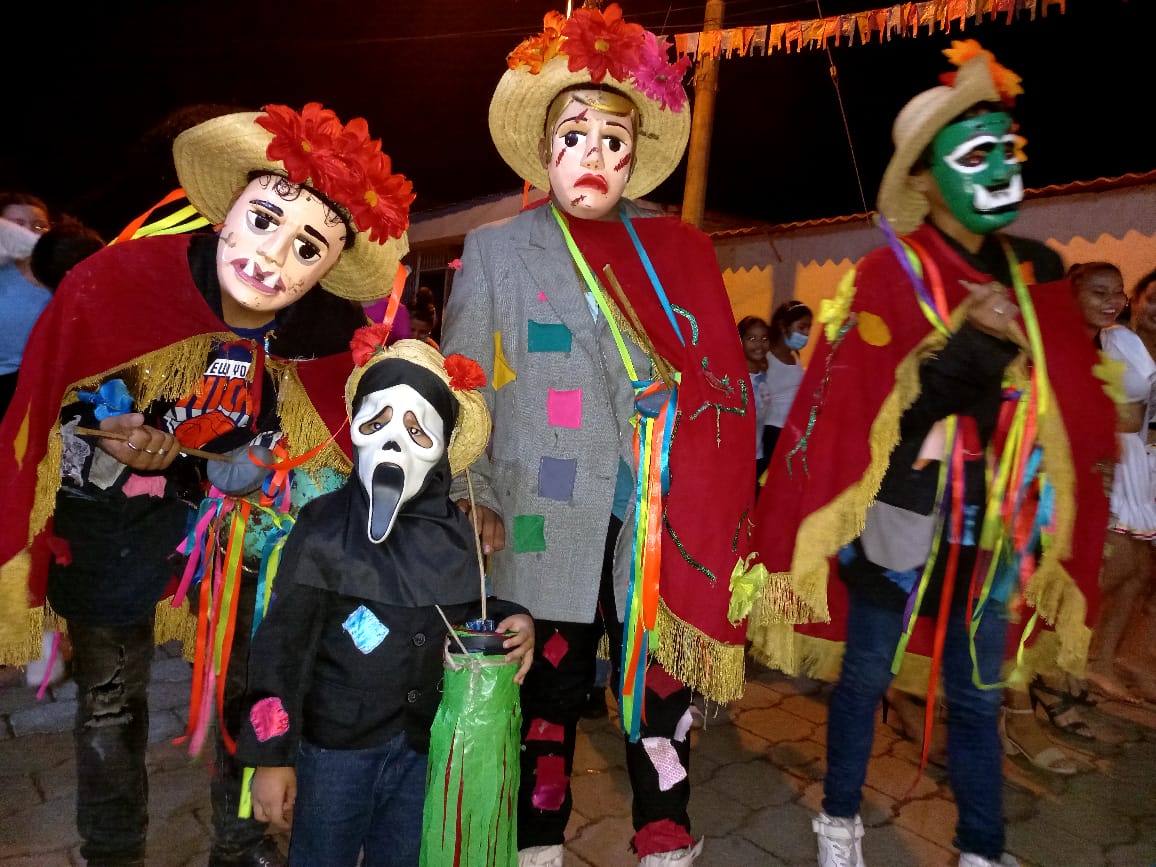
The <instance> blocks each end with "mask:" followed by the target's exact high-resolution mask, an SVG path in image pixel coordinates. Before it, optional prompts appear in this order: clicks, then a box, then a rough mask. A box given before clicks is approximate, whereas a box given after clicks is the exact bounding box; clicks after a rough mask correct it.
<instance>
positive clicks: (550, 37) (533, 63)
mask: <svg viewBox="0 0 1156 867" xmlns="http://www.w3.org/2000/svg"><path fill="white" fill-rule="evenodd" d="M565 26H566V16H565V15H563V14H562V13H561V12H558V11H551V12H547V13H546V15H545V16H544V17H543V18H542V28H543V29H542V32H541V33H539V34H538V35H537V36H531V37H530V38H528V39H525V40H523V41H522V44H521V45H519V46H518V47H517V48H515V49H514V50H513V51H511V52H510V53H509V54H508V55H506V63H507V64H508V65H509V67H510V69H517V68H518V67H519V66H528V67H529V68H530V72H531V73H533V74H534V75H537V74H538V73H539V72H540V71H541V69H542V64H544V63H546V62H548V61H550V60H553V59H554V58H555V57H557V56H558V52H559V50H560V49H561V47H562V28H563V27H565Z"/></svg>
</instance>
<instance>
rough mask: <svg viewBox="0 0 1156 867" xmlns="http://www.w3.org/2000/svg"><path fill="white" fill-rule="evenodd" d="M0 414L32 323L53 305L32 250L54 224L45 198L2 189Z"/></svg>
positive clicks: (12, 384) (0, 231)
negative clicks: (34, 266) (37, 274)
mask: <svg viewBox="0 0 1156 867" xmlns="http://www.w3.org/2000/svg"><path fill="white" fill-rule="evenodd" d="M0 218H2V219H3V220H5V221H7V222H6V223H5V224H3V225H0V255H2V256H3V260H2V261H0V310H2V311H3V316H0V417H3V414H4V411H5V410H6V409H7V408H8V404H9V402H10V401H11V400H12V393H13V392H14V391H15V390H16V372H17V370H19V368H20V360H21V358H22V356H23V355H24V344H25V343H27V342H28V335H29V334H31V333H32V326H33V325H35V324H36V320H37V319H38V318H39V317H40V314H41V313H42V312H43V311H44V308H45V307H47V306H48V301H49V299H50V298H52V291H51V290H50V289H49V288H48V287H47V286H45V285H44V284H43V283H41V282H40V281H39V280H37V279H36V277H35V275H34V274H33V273H32V250H33V248H34V247H35V246H36V242H37V240H38V239H39V237H40V236H41V235H43V234H44V233H45V232H47V231H48V230H49V229H51V228H52V218H51V213H50V211H49V210H48V205H47V204H45V203H44V200H43V199H40V198H37V197H36V196H33V195H31V194H29V193H21V192H0Z"/></svg>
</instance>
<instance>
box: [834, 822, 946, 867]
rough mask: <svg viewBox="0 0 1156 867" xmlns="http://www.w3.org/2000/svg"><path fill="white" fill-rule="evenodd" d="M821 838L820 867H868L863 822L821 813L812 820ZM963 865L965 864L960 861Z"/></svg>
mask: <svg viewBox="0 0 1156 867" xmlns="http://www.w3.org/2000/svg"><path fill="white" fill-rule="evenodd" d="M811 829H812V830H813V831H814V832H815V833H816V834H817V835H818V837H819V867H866V864H865V863H864V861H863V846H862V844H861V843H860V841H861V840H862V839H863V820H862V819H861V818H860V817H859V816H855V817H854V818H853V819H847V818H836V817H834V816H828V815H827V814H826V813H820V814H819V815H818V816H816V817H815V818H814V819H812V820H811ZM960 864H961V865H962V864H963V862H962V861H960Z"/></svg>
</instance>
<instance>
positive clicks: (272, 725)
mask: <svg viewBox="0 0 1156 867" xmlns="http://www.w3.org/2000/svg"><path fill="white" fill-rule="evenodd" d="M249 723H250V724H251V725H252V726H253V731H254V732H256V733H257V740H259V741H261V743H264V742H265V741H267V740H269V739H270V738H275V737H280V736H281V735H283V734H285V732H287V731H289V714H287V713H285V706H284V705H283V704H281V699H279V698H277V697H276V696H272V697H270V698H263V699H261V700H260V701H259V702H257V703H256V704H255V705H253V709H252V710H250V711H249Z"/></svg>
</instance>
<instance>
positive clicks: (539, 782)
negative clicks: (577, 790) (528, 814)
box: [530, 756, 570, 810]
mask: <svg viewBox="0 0 1156 867" xmlns="http://www.w3.org/2000/svg"><path fill="white" fill-rule="evenodd" d="M569 785H570V778H569V777H568V776H566V760H565V759H563V758H562V757H561V756H539V757H538V764H537V766H536V767H535V769H534V794H533V795H531V797H530V802H531V803H532V804H533V805H534V806H535V807H537V808H538V809H539V810H558V809H561V807H562V802H563V801H565V800H566V789H567V788H569Z"/></svg>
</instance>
